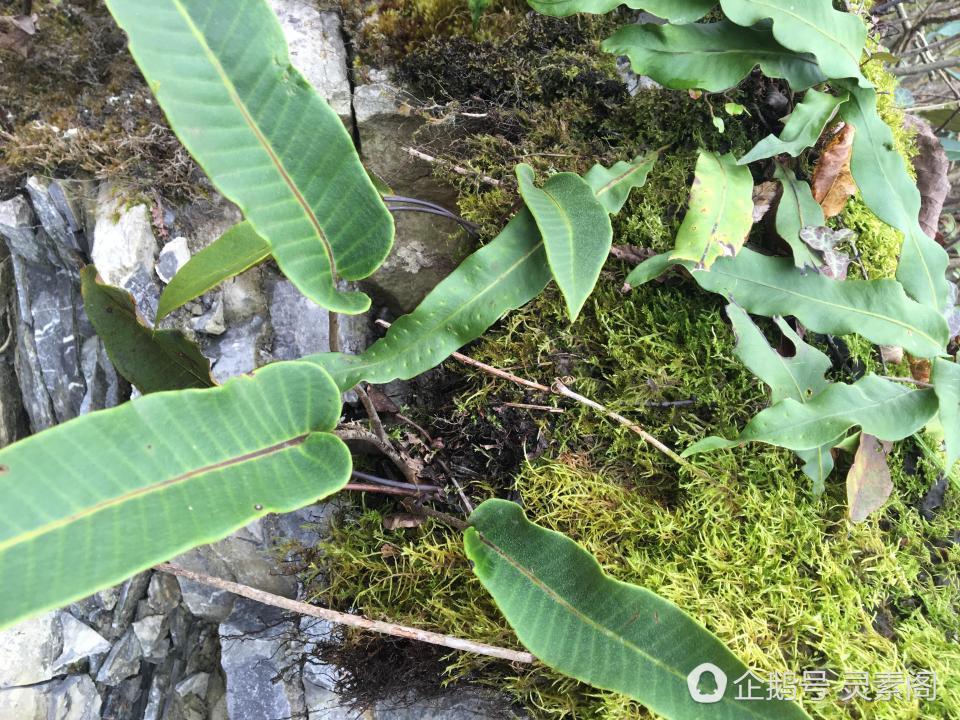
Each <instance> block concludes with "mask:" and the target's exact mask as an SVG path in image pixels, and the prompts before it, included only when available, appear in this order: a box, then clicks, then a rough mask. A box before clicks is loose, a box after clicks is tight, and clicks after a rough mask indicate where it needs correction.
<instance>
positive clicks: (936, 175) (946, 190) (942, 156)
mask: <svg viewBox="0 0 960 720" xmlns="http://www.w3.org/2000/svg"><path fill="white" fill-rule="evenodd" d="M904 120H905V122H904V125H905V127H907V128H908V129H914V130H916V131H917V150H918V151H919V152H918V153H917V154H916V155H915V156H914V158H913V169H914V170H916V172H917V188H919V190H920V227H922V228H923V231H924V232H925V233H926V234H927V235H929V236H930V237H932V238H935V237H936V236H937V226H938V225H939V222H940V215H941V213H942V212H943V203H944V201H945V200H946V199H947V196H948V195H949V194H950V180H949V178H948V177H947V173H948V172H949V171H950V162H949V160H947V154H946V152H944V150H943V145H942V144H941V143H940V139H939V138H938V137H937V136H936V135H935V134H934V133H933V129H932V128H931V127H930V123H928V122H927V121H926V120H922V119H920V118H918V117H915V116H913V115H907V116H906V118H904Z"/></svg>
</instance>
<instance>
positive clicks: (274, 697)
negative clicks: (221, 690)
mask: <svg viewBox="0 0 960 720" xmlns="http://www.w3.org/2000/svg"><path fill="white" fill-rule="evenodd" d="M220 643H221V648H222V650H221V660H220V662H221V666H222V667H223V671H224V674H225V675H226V679H227V696H226V698H227V712H228V715H229V717H230V720H263V718H290V717H303V716H304V715H305V714H306V704H305V700H304V694H303V685H302V684H301V682H300V680H299V678H289V677H288V676H289V674H290V669H291V668H293V667H295V666H296V665H297V662H298V653H297V649H298V647H297V642H296V625H295V624H294V623H293V622H292V621H290V620H285V619H284V617H283V613H282V612H281V611H280V610H279V609H277V608H274V607H270V606H267V605H261V604H259V603H255V602H253V601H251V600H247V599H246V598H238V599H237V602H236V605H235V606H234V609H233V612H232V613H230V617H229V618H227V620H226V621H224V622H223V623H222V624H221V625H220Z"/></svg>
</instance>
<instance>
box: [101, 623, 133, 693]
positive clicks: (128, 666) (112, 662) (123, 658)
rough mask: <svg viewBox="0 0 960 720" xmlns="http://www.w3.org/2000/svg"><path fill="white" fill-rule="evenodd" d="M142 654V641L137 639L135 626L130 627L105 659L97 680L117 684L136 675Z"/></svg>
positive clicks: (106, 683) (107, 683)
mask: <svg viewBox="0 0 960 720" xmlns="http://www.w3.org/2000/svg"><path fill="white" fill-rule="evenodd" d="M140 655H141V650H140V641H139V640H137V636H136V635H135V634H134V632H133V628H130V629H129V630H127V632H126V633H124V635H123V637H122V638H120V639H119V640H118V641H117V642H116V644H114V646H113V648H112V649H111V650H110V654H109V655H107V657H106V659H105V660H104V661H103V665H102V666H101V667H100V671H99V672H98V673H97V682H98V683H102V684H104V685H114V686H115V685H120V683H122V682H123V681H124V680H126V679H127V678H129V677H132V676H134V675H136V674H137V673H138V672H139V671H140Z"/></svg>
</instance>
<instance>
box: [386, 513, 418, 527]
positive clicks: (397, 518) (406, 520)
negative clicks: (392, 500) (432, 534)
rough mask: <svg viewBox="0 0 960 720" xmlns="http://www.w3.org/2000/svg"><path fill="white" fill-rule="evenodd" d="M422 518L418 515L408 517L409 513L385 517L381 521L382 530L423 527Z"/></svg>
mask: <svg viewBox="0 0 960 720" xmlns="http://www.w3.org/2000/svg"><path fill="white" fill-rule="evenodd" d="M423 520H424V518H423V517H422V516H420V515H410V514H409V513H395V514H393V515H387V516H386V517H385V518H384V519H383V529H384V530H398V529H400V528H415V527H420V526H421V525H423Z"/></svg>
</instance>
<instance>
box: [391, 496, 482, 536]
mask: <svg viewBox="0 0 960 720" xmlns="http://www.w3.org/2000/svg"><path fill="white" fill-rule="evenodd" d="M403 506H404V507H405V508H406V509H407V510H409V511H410V512H412V513H414V514H418V513H419V514H420V515H425V516H426V517H431V518H435V519H437V520H439V521H440V522H442V523H443V524H444V525H449V526H450V527H452V528H453V529H454V530H459V531H460V532H463V531H464V530H466V529H467V528H468V527H470V525H468V524H467V523H465V522H464V521H463V520H461V519H460V518H455V517H454V516H453V515H448V514H447V513H445V512H440V511H439V510H434V509H433V508H432V507H427V506H426V505H421V504H420V503H418V502H414V501H412V500H407V501H404V503H403Z"/></svg>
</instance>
